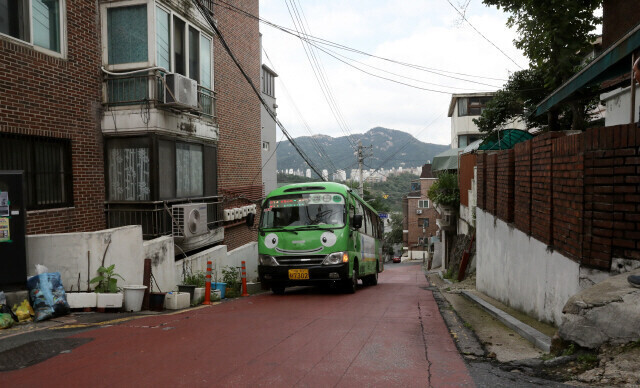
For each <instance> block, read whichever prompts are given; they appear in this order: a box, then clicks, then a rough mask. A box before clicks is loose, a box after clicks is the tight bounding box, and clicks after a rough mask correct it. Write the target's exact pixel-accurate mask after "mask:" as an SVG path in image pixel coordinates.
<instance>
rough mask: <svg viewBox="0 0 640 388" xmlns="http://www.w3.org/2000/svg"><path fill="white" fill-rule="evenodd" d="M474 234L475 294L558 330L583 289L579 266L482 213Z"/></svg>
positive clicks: (477, 219)
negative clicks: (570, 303) (567, 308)
mask: <svg viewBox="0 0 640 388" xmlns="http://www.w3.org/2000/svg"><path fill="white" fill-rule="evenodd" d="M476 233H477V234H476V238H477V242H476V244H477V245H476V255H477V263H476V288H477V289H478V291H480V292H483V293H485V294H487V295H489V296H490V297H492V298H494V299H497V300H499V301H501V302H503V303H505V304H507V305H509V306H511V307H513V308H515V309H517V310H520V311H522V312H524V313H526V314H528V315H530V316H532V317H535V318H536V319H538V320H541V321H545V322H550V323H553V324H555V325H560V323H561V318H562V308H563V307H564V305H565V303H566V302H567V300H568V299H569V297H571V296H572V295H574V294H576V293H577V292H579V291H580V290H581V288H580V266H579V264H578V263H576V262H574V261H572V260H570V259H568V258H567V257H565V256H563V255H561V254H559V253H557V252H550V251H548V250H547V246H546V245H545V244H543V243H542V242H540V241H538V240H536V239H534V238H532V237H530V236H528V235H526V234H525V233H523V232H521V231H519V230H518V229H516V228H514V227H513V226H511V225H508V224H507V223H505V222H504V221H502V220H500V219H498V218H497V217H494V216H493V215H492V214H490V213H486V212H484V211H483V210H482V209H476Z"/></svg>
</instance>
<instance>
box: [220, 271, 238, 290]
mask: <svg viewBox="0 0 640 388" xmlns="http://www.w3.org/2000/svg"><path fill="white" fill-rule="evenodd" d="M222 281H223V282H224V283H227V288H231V289H232V290H234V291H239V290H240V270H238V268H236V267H230V266H226V267H224V268H223V269H222Z"/></svg>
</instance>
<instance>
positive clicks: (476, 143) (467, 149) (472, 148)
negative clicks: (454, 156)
mask: <svg viewBox="0 0 640 388" xmlns="http://www.w3.org/2000/svg"><path fill="white" fill-rule="evenodd" d="M483 141H484V140H482V139H480V140H476V141H474V142H473V143H471V144H469V145H468V146H466V147H464V149H463V150H462V153H463V154H468V153H469V152H471V151H475V150H477V149H478V147H480V144H482V142H483Z"/></svg>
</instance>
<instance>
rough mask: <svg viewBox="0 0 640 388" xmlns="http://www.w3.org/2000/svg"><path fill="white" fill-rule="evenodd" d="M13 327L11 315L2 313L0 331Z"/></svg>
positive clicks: (0, 315)
mask: <svg viewBox="0 0 640 388" xmlns="http://www.w3.org/2000/svg"><path fill="white" fill-rule="evenodd" d="M11 326H13V318H11V314H3V313H0V329H8V328H10V327H11Z"/></svg>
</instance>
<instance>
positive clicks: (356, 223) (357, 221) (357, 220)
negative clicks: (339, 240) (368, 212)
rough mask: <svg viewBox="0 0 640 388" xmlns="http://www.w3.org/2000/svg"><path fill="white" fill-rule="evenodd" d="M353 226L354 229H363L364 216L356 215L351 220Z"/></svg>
mask: <svg viewBox="0 0 640 388" xmlns="http://www.w3.org/2000/svg"><path fill="white" fill-rule="evenodd" d="M351 226H353V229H360V228H362V214H355V215H354V216H353V218H352V219H351Z"/></svg>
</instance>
